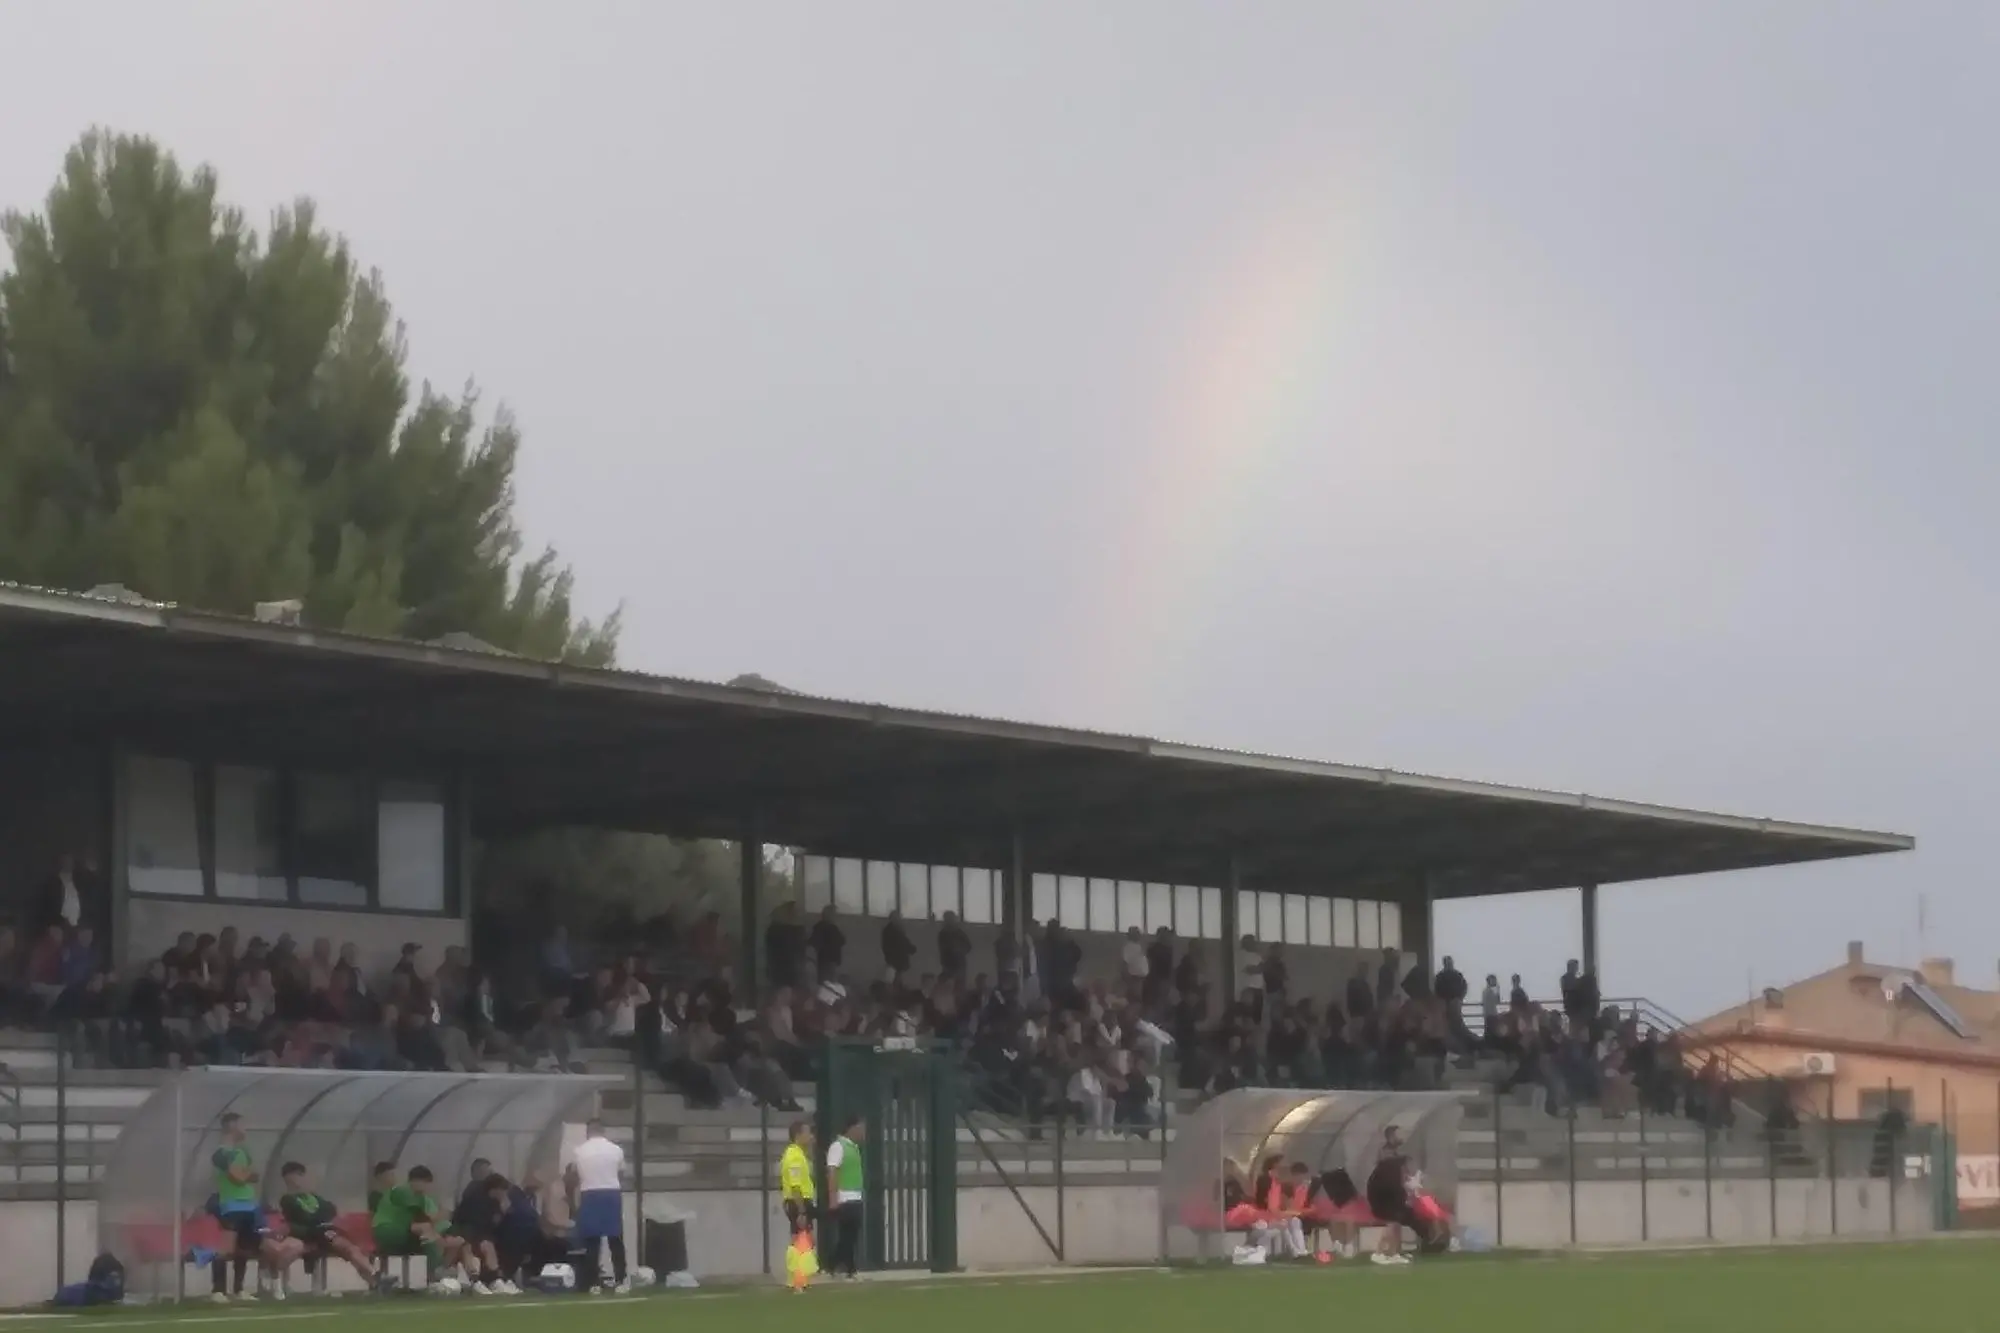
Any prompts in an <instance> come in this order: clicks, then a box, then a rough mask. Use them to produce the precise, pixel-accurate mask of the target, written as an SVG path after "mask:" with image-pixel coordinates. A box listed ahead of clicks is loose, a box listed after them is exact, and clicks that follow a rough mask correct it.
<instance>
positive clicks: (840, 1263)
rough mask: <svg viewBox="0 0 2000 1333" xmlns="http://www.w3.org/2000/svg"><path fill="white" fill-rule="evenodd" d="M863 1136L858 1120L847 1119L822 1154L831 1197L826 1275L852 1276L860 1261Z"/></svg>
mask: <svg viewBox="0 0 2000 1333" xmlns="http://www.w3.org/2000/svg"><path fill="white" fill-rule="evenodd" d="M866 1136H867V1129H866V1127H865V1126H864V1125H863V1124H862V1123H861V1117H860V1116H858V1115H854V1116H849V1117H848V1118H847V1121H846V1123H845V1124H843V1125H842V1126H841V1127H840V1134H839V1135H838V1137H836V1138H835V1139H834V1141H833V1142H832V1144H830V1145H829V1146H828V1147H827V1150H826V1177H827V1183H828V1186H829V1188H830V1189H831V1191H832V1194H833V1255H832V1262H831V1264H830V1265H829V1267H828V1270H827V1271H829V1272H833V1273H845V1274H846V1275H847V1276H848V1277H853V1276H854V1272H855V1267H856V1265H857V1263H858V1261H859V1259H860V1250H861V1221H862V1215H861V1209H862V1201H863V1200H864V1199H865V1198H867V1184H866V1180H867V1177H866V1175H865V1174H864V1173H863V1171H862V1169H861V1141H862V1139H863V1138H865V1137H866Z"/></svg>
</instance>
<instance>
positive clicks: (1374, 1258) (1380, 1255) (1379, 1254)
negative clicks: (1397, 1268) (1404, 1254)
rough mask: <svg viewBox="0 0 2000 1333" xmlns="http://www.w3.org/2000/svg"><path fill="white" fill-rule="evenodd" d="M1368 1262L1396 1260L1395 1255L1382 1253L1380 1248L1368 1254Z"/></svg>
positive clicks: (1376, 1262)
mask: <svg viewBox="0 0 2000 1333" xmlns="http://www.w3.org/2000/svg"><path fill="white" fill-rule="evenodd" d="M1368 1262H1369V1263H1371V1264H1393V1263H1395V1262H1396V1261H1395V1259H1394V1258H1393V1257H1391V1256H1389V1255H1386V1254H1384V1253H1382V1251H1380V1250H1377V1251H1375V1253H1373V1254H1371V1255H1369V1256H1368Z"/></svg>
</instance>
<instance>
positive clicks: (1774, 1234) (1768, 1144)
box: [1764, 1119, 1778, 1240]
mask: <svg viewBox="0 0 2000 1333" xmlns="http://www.w3.org/2000/svg"><path fill="white" fill-rule="evenodd" d="M1764 1174H1765V1175H1767V1176H1769V1177H1770V1181H1771V1239H1772V1240H1776V1239H1777V1238H1778V1135H1777V1132H1776V1131H1775V1130H1774V1129H1773V1128H1772V1127H1771V1122H1770V1120H1769V1119H1766V1120H1765V1121H1764Z"/></svg>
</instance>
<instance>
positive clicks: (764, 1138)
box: [757, 1100, 888, 1277]
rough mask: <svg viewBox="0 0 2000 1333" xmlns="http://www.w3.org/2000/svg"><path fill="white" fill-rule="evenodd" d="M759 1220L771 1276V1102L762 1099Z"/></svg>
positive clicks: (766, 1273)
mask: <svg viewBox="0 0 2000 1333" xmlns="http://www.w3.org/2000/svg"><path fill="white" fill-rule="evenodd" d="M883 1146H884V1147H887V1146H888V1145H886V1144H884V1145H883ZM862 1160H863V1161H864V1162H865V1161H867V1160H868V1159H867V1158H865V1157H864V1158H862ZM757 1221H758V1225H759V1227H760V1234H761V1235H762V1237H763V1240H764V1276H765V1277H769V1276H770V1275H771V1104H770V1103H769V1102H767V1101H762V1100H760V1101H758V1103H757Z"/></svg>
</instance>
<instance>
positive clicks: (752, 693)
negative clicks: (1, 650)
mask: <svg viewBox="0 0 2000 1333" xmlns="http://www.w3.org/2000/svg"><path fill="white" fill-rule="evenodd" d="M8 610H12V611H19V612H25V613H28V614H39V615H45V616H60V617H82V618H88V619H94V620H99V621H106V622H111V623H116V624H122V625H127V626H135V627H141V628H152V629H156V630H162V631H166V632H169V633H194V634H204V635H211V636H214V637H217V638H232V639H239V640H244V641H248V642H252V643H263V644H268V645H271V646H274V647H284V648H291V649H298V650H305V651H321V652H330V653H340V654H344V655H347V656H354V657H369V658H375V659H377V660H387V661H399V662H406V663H410V664H414V665H423V666H432V667H438V668H442V669H449V670H460V671H477V672H484V673H487V674H492V675H511V676H517V677H522V678H528V679H541V680H544V681H546V682H547V683H549V684H550V685H552V686H554V687H556V688H588V689H603V690H617V691H623V692H626V693H631V694H641V695H651V696H655V697H662V698H676V699H687V700H693V701H697V702H706V703H715V704H721V705H725V706H730V707H737V708H742V709H744V710H746V711H758V712H765V713H774V712H777V713H791V714H797V715H802V716H809V717H824V718H827V719H830V720H840V721H849V722H863V723H868V724H872V725H876V726H885V727H912V728H918V729H922V730H927V731H939V732H958V733H962V734H964V735H967V736H979V737H985V738H989V739H994V740H1009V741H1016V742H1020V743H1024V744H1042V745H1055V746H1063V747H1067V748H1072V749H1075V748H1084V749H1095V750H1108V751H1116V752H1122V753H1130V754H1137V755H1142V756H1149V757H1152V758H1156V759H1161V760H1166V761H1170V762H1180V763H1199V764H1213V765H1217V766H1222V767H1229V768H1238V769H1243V770H1247V771H1257V772H1264V773H1272V774H1286V775H1291V776H1296V777H1306V778H1315V779H1319V780H1322V781H1340V782H1361V783H1373V784H1376V785H1379V786H1384V787H1394V788H1402V789H1406V790H1412V791H1420V792H1429V793H1434V794H1437V795H1441V796H1466V797H1473V798H1476V799H1485V800H1492V801H1502V802H1508V803H1513V804H1537V805H1549V806H1565V807H1569V808H1573V809H1577V810H1584V811H1595V812H1599V813H1603V814H1610V815H1625V816H1630V817H1635V818H1644V819H1657V820H1661V821H1663V822H1668V823H1676V824H1685V825H1695V826H1702V827H1708V828H1716V829H1725V830H1730V831H1734V832H1743V833H1754V834H1768V835H1773V836H1778V837H1791V838H1801V839H1813V840H1818V841H1822V842H1833V843H1842V844H1846V845H1848V846H1850V847H1852V848H1853V849H1854V850H1855V851H1857V852H1860V851H1870V852H1889V851H1908V850H1910V849H1912V848H1914V847H1915V846H1916V839H1915V838H1912V837H1910V836H1908V835H1906V834H1900V833H1887V832H1879V831H1876V830H1870V829H1855V828H1843V827H1840V826H1836V825H1830V824H1806V823H1797V822H1791V821H1786V820H1775V819H1765V818H1758V817H1754V816H1742V815H1727V814H1721V813H1718V812H1715V811H1709V810H1695V809H1688V808H1685V807H1680V806H1669V805H1655V804H1650V803H1647V802H1640V801H1622V800H1615V799H1611V798H1607V797H1601V796H1591V795H1588V794H1585V793H1581V792H1562V791H1548V790H1543V789H1538V788H1533V787H1516V786H1509V785H1506V784H1503V783H1494V782H1479V781H1471V780H1466V779H1461V778H1442V777H1432V776H1428V775H1425V774H1420V773H1405V772H1401V771H1398V770H1396V769H1390V768H1372V767H1360V766H1355V765H1351V764H1336V763H1328V762H1324V761H1320V760H1314V759H1295V758H1287V757H1284V756H1281V755H1266V754H1258V753H1254V752H1250V751H1243V750H1227V749H1221V748H1217V747H1214V746H1204V745H1186V744H1178V743H1174V742H1169V741H1160V740H1153V739H1150V738H1147V737H1143V736H1133V735H1124V734H1119V733H1115V732H1099V731H1086V730H1082V729H1078V728H1070V727H1056V726H1048V725H1045V724H1040V723H1028V722H1010V721H1004V720H1001V719H997V718H983V717H971V716H964V715H959V714H953V713H938V712H927V711H924V710H921V709H911V708H898V707H892V706H890V705H886V704H870V703H858V702H855V701H852V700H846V699H831V698H825V697H821V696H817V695H810V694H794V693H785V694H774V693H772V692H770V691H768V690H762V689H757V688H754V687H745V686H732V685H718V684H715V683H713V682H709V681H697V680H687V679H682V678H678V677H673V676H662V675H650V674H647V673H643V672H637V671H627V670H620V669H618V668H614V667H585V666H573V665H568V664H564V663H557V662H546V661H538V660H536V659H533V658H525V657H514V656H496V655H495V654H493V653H489V652H482V651H478V650H476V649H466V648H455V647H451V646H449V645H444V644H437V643H417V642H412V641H410V640H405V639H386V638H378V637H375V636H371V635H362V634H349V633H345V632H342V631H332V630H324V629H314V628H310V627H306V626H296V625H277V624H268V623H265V622H261V621H256V620H251V619H248V618H246V617H242V616H231V615H223V614H219V613H216V612H209V611H195V610H189V609H184V608H181V607H178V606H174V605H171V604H158V605H151V606H139V605H133V604H130V603H126V602H120V601H114V600H111V599H108V598H102V597H93V596H90V595H88V594H83V593H74V592H64V591H59V590H52V589H46V588H33V587H28V586H26V585H22V584H12V583H5V582H0V611H8Z"/></svg>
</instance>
